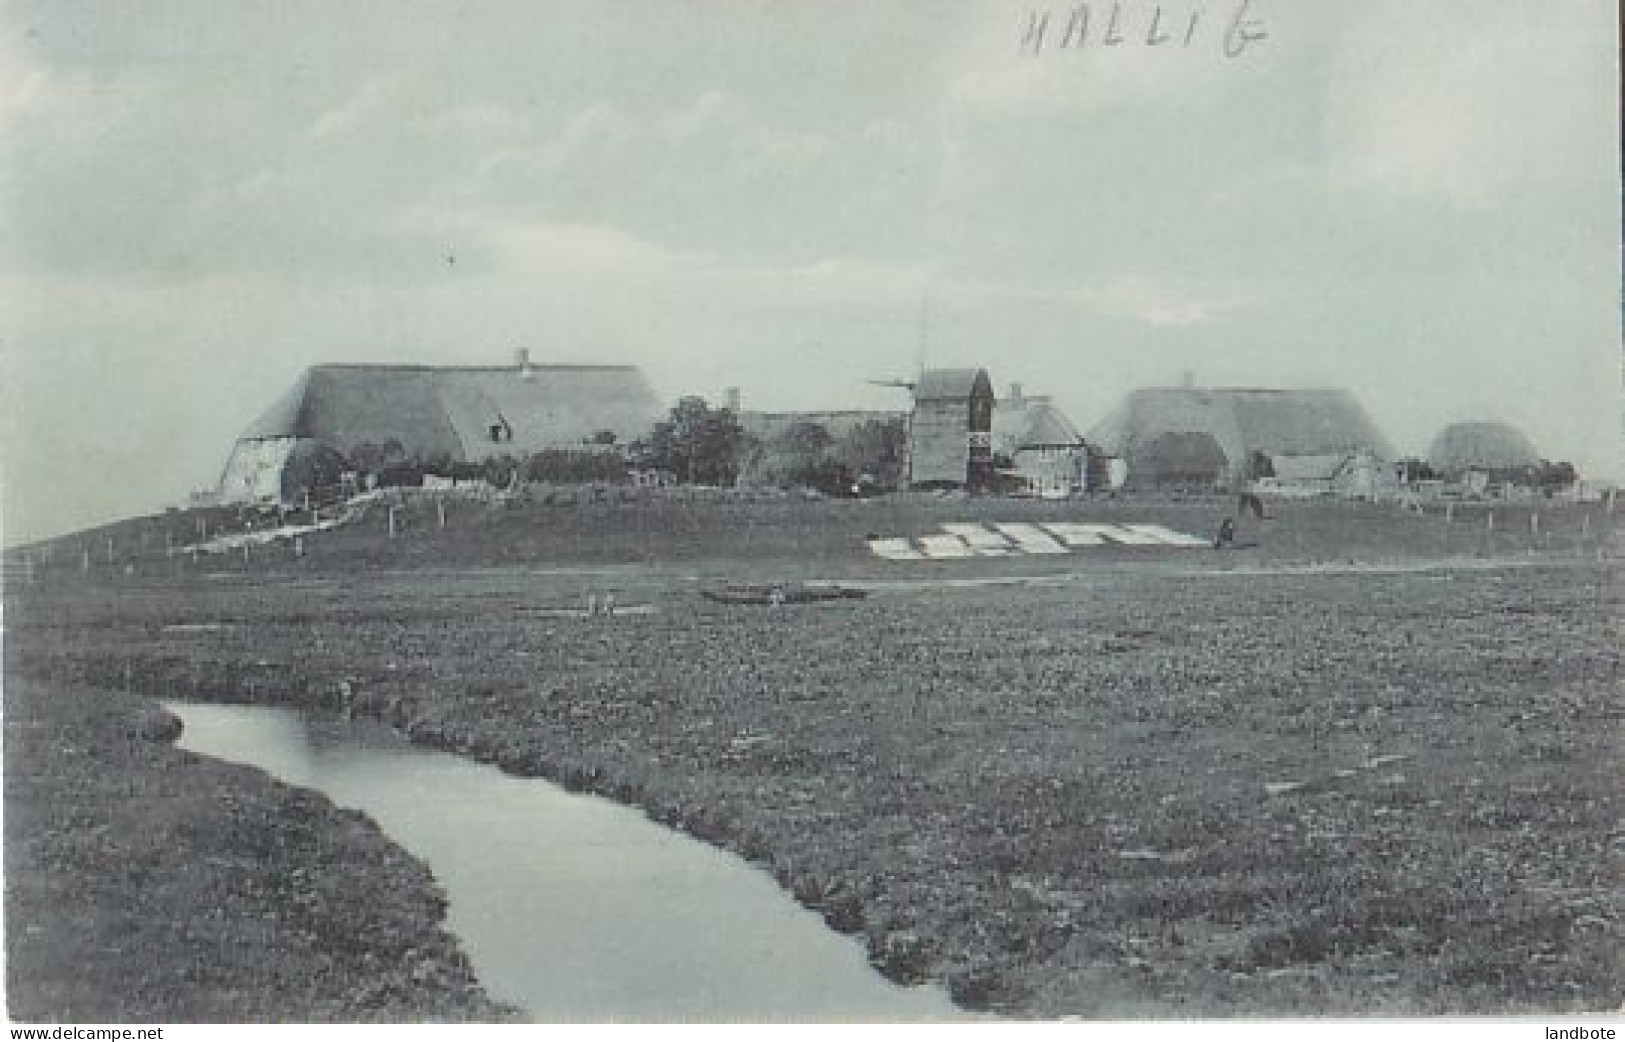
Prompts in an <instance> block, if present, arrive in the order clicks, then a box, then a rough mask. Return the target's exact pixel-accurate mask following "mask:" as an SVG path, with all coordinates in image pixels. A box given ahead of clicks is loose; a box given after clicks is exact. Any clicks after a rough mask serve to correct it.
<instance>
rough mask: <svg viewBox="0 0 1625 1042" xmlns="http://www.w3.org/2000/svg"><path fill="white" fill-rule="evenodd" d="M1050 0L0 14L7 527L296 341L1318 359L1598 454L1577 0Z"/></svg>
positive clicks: (834, 354) (667, 387) (1602, 307)
mask: <svg viewBox="0 0 1625 1042" xmlns="http://www.w3.org/2000/svg"><path fill="white" fill-rule="evenodd" d="M1083 6H1085V7H1087V8H1089V9H1090V14H1091V16H1092V17H1091V18H1090V20H1089V24H1088V25H1087V27H1085V26H1083V25H1081V24H1071V22H1072V17H1073V12H1074V11H1075V10H1077V8H1078V7H1079V5H1077V4H1075V3H1065V4H1063V3H1056V4H1053V5H1045V4H1043V3H1041V2H1034V0H1027V2H1022V3H1000V2H994V0H961V2H950V0H907V2H865V3H855V2H854V3H830V2H814V0H796V2H791V0H703V2H702V0H617V2H615V3H603V2H601V0H580V2H578V0H523V2H520V0H514V2H505V0H415V2H411V0H343V2H340V3H333V2H330V0H320V2H299V0H294V2H289V0H278V2H276V3H269V2H254V3H247V2H239V0H171V2H163V0H155V2H144V3H140V4H134V3H118V2H113V0H98V2H84V3H82V2H74V0H48V2H40V3H27V2H21V3H13V4H11V5H10V6H9V7H8V8H6V9H5V14H4V16H3V17H4V18H5V19H6V24H5V26H4V29H5V31H4V32H3V33H0V40H3V41H4V42H3V43H0V126H3V128H4V129H3V132H0V142H3V147H4V151H3V154H0V159H3V162H4V174H3V176H0V184H3V185H4V190H5V193H6V194H5V197H4V204H3V205H0V241H3V246H0V268H3V272H4V284H5V286H6V287H7V289H8V292H7V293H6V294H5V295H4V298H3V299H0V309H3V310H0V316H3V322H0V335H3V337H4V342H3V366H4V372H3V374H0V375H3V377H4V390H3V393H4V402H3V407H4V416H5V419H4V428H3V430H0V435H3V438H4V441H3V444H4V449H5V455H4V489H3V495H4V501H5V502H4V507H5V515H4V516H5V539H6V541H7V542H17V541H19V540H22V539H26V538H31V537H34V536H37V535H41V534H46V533H51V532H57V531H63V530H66V529H70V528H75V527H80V526H83V525H85V524H89V523H92V522H96V521H99V520H103V519H106V518H109V517H113V516H118V515H122V514H126V513H129V512H132V511H137V510H151V509H155V508H157V507H160V506H162V505H163V504H165V503H167V502H176V501H179V500H180V499H182V498H183V497H184V496H185V494H186V493H187V492H188V491H189V490H190V489H193V488H198V487H202V486H205V485H209V484H212V483H213V481H214V480H215V479H216V478H217V476H218V472H219V468H220V466H221V464H222V463H223V462H224V460H225V457H226V454H227V452H228V450H229V447H230V443H231V441H232V439H233V438H234V437H235V435H236V434H237V432H238V431H239V430H240V429H241V428H242V427H244V426H245V425H246V424H247V423H248V422H249V421H250V420H252V419H253V417H254V416H255V415H256V414H257V413H258V412H259V411H260V410H261V409H262V408H263V407H264V406H266V405H267V404H269V403H270V402H271V401H272V400H273V399H274V398H275V397H276V396H277V395H278V394H280V393H281V392H282V391H283V390H284V389H285V388H286V387H287V386H288V385H289V384H291V383H292V382H293V380H294V379H295V378H296V377H297V375H298V374H299V372H300V371H301V370H302V369H303V368H304V367H306V366H308V365H311V364H313V363H318V362H328V361H397V360H398V361H412V362H431V363H454V364H455V363H495V362H502V361H506V360H508V359H510V358H511V357H512V355H513V352H514V350H515V349H516V348H518V347H527V348H529V349H530V351H531V354H532V356H533V357H534V358H536V359H538V360H541V361H556V362H627V363H635V364H638V365H640V366H642V367H644V369H645V371H646V373H647V374H648V376H649V378H650V380H651V381H652V382H653V383H654V385H655V387H656V389H657V391H658V392H659V393H660V394H661V395H662V397H665V398H673V399H674V398H675V397H676V396H678V395H679V394H682V393H701V394H705V395H708V396H712V397H715V396H716V395H718V394H719V393H720V391H721V389H722V388H724V387H726V386H730V385H737V386H739V387H741V388H742V390H743V393H744V397H745V401H746V403H747V405H748V406H750V405H754V406H756V407H760V408H784V409H789V408H817V407H840V406H872V407H886V406H897V405H900V404H901V402H900V399H899V398H898V396H897V392H894V391H888V390H885V389H881V388H877V387H872V386H869V385H867V384H866V383H865V382H864V381H865V380H866V379H867V378H874V377H895V376H904V375H908V374H909V373H911V372H912V371H913V370H914V369H915V368H916V366H917V365H918V363H919V359H920V356H921V354H922V345H923V354H924V357H925V360H926V361H927V362H928V363H929V364H932V365H964V364H978V365H985V366H987V367H988V368H989V369H990V371H991V372H992V374H993V376H994V379H995V381H996V383H999V384H1005V383H1008V382H1010V381H1020V382H1022V383H1023V384H1025V385H1026V387H1027V388H1028V389H1029V390H1034V391H1040V390H1041V391H1047V392H1050V393H1053V394H1054V395H1056V396H1057V398H1058V399H1059V401H1060V403H1061V404H1062V405H1063V406H1064V407H1065V408H1066V409H1067V410H1068V411H1069V413H1070V414H1071V415H1072V416H1073V418H1074V419H1075V420H1076V421H1077V422H1078V423H1079V424H1080V425H1081V426H1083V427H1085V428H1087V427H1089V426H1091V425H1093V424H1094V423H1095V422H1097V421H1098V420H1099V419H1101V418H1102V417H1103V416H1104V414H1105V413H1106V412H1107V411H1108V410H1109V409H1110V408H1111V407H1112V405H1113V404H1114V403H1115V401H1116V400H1117V399H1118V398H1119V397H1120V396H1121V395H1123V394H1124V393H1125V392H1127V391H1128V390H1130V389H1132V388H1134V387H1136V386H1142V385H1147V384H1165V383H1170V382H1173V381H1175V380H1177V379H1178V378H1179V376H1180V374H1181V373H1183V372H1185V371H1191V372H1193V373H1194V374H1195V376H1196V379H1197V380H1198V381H1200V382H1203V383H1209V384H1217V385H1254V386H1259V385H1262V386H1284V387H1291V386H1344V387H1349V388H1351V389H1352V390H1354V391H1355V392H1356V393H1357V394H1358V395H1359V396H1360V397H1361V399H1362V400H1363V401H1364V403H1365V404H1366V406H1367V408H1368V410H1369V411H1370V412H1371V413H1372V415H1373V416H1374V417H1375V418H1376V420H1377V422H1378V423H1379V424H1380V425H1381V426H1382V427H1383V428H1384V429H1385V430H1386V431H1387V433H1388V434H1389V435H1390V438H1391V439H1392V440H1393V441H1395V442H1396V443H1397V444H1398V445H1399V446H1400V447H1401V448H1403V449H1406V450H1409V451H1416V452H1420V451H1423V450H1425V448H1426V444H1427V441H1428V439H1429V438H1430V437H1431V435H1432V434H1433V433H1434V432H1435V431H1436V430H1437V429H1438V428H1439V427H1440V426H1441V425H1443V424H1445V423H1447V422H1450V421H1453V420H1458V419H1474V418H1485V419H1503V420H1508V421H1511V422H1514V423H1517V424H1519V425H1521V426H1522V427H1524V428H1525V430H1526V431H1527V432H1528V433H1529V434H1530V436H1531V437H1532V438H1533V439H1534V440H1535V442H1536V443H1537V446H1538V447H1539V448H1540V449H1541V451H1542V452H1543V453H1544V454H1545V455H1547V456H1549V457H1551V458H1554V459H1571V460H1574V461H1576V462H1577V463H1579V464H1580V465H1581V466H1582V469H1584V470H1587V471H1589V472H1591V473H1593V474H1598V475H1602V476H1615V477H1618V476H1625V473H1622V471H1625V468H1622V466H1621V436H1620V432H1621V423H1620V413H1621V408H1620V393H1619V387H1620V346H1619V332H1620V330H1619V324H1620V307H1619V285H1620V281H1619V280H1620V271H1619V250H1618V235H1619V228H1620V214H1619V201H1618V200H1619V192H1618V174H1617V169H1618V157H1619V155H1620V151H1619V141H1618V129H1617V128H1618V125H1619V119H1618V103H1617V91H1618V82H1619V81H1618V78H1617V71H1616V65H1615V43H1616V39H1617V36H1616V14H1615V9H1614V6H1613V4H1612V3H1609V2H1608V0H1562V2H1560V3H1535V2H1531V0H1518V2H1510V0H1360V2H1358V3H1356V2H1352V0H1351V2H1347V3H1339V2H1333V0H1251V2H1250V4H1245V5H1244V4H1242V3H1240V2H1239V0H1205V2H1203V0H1194V2H1193V0H1164V2H1163V3H1161V4H1156V3H1153V2H1150V0H1143V2H1142V0H1124V2H1123V3H1121V5H1120V8H1119V24H1118V26H1117V30H1116V33H1115V34H1112V33H1111V26H1110V25H1108V22H1109V20H1110V16H1111V11H1112V5H1111V4H1109V3H1093V4H1088V5H1083ZM1159 10H1160V12H1161V13H1160V14H1158V13H1157V12H1158V11H1159ZM1046 15H1047V21H1045V16H1046ZM1193 16H1194V19H1195V23H1194V27H1193V25H1192V18H1193ZM1238 16H1239V19H1240V20H1241V21H1242V22H1243V23H1245V24H1244V28H1246V29H1247V30H1248V34H1249V36H1250V37H1255V38H1252V39H1251V40H1250V42H1248V41H1246V40H1240V39H1237V38H1233V37H1231V35H1230V32H1229V27H1230V25H1231V23H1233V22H1235V21H1236V20H1237V19H1238ZM1153 20H1155V21H1156V24H1155V25H1153V24H1152V23H1153ZM1069 24H1070V25H1071V30H1072V32H1071V35H1068V29H1069ZM1259 33H1263V34H1264V35H1263V38H1261V39H1259V38H1256V37H1257V35H1258V34H1259ZM1108 35H1111V36H1112V38H1113V39H1116V38H1119V37H1120V38H1121V39H1122V42H1121V43H1116V44H1113V45H1108V44H1107V42H1106V39H1107V37H1108ZM1153 35H1155V36H1157V37H1159V38H1160V37H1164V36H1166V37H1167V38H1168V39H1167V42H1164V43H1160V44H1158V45H1155V46H1150V45H1147V43H1146V39H1147V37H1148V36H1153ZM1080 36H1081V40H1080V39H1079V37H1080ZM1187 36H1188V37H1189V40H1188V42H1187V41H1186V38H1187ZM1063 43H1065V46H1063ZM1227 45H1229V46H1228V50H1229V51H1231V52H1235V51H1237V50H1239V52H1240V53H1230V54H1227ZM922 334H923V335H922Z"/></svg>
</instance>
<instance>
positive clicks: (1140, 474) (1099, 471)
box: [215, 352, 1548, 503]
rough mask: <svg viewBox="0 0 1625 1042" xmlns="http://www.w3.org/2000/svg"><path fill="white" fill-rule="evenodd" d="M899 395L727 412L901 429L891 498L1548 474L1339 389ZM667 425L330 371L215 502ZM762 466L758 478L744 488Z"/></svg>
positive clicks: (443, 380) (536, 400)
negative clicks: (855, 403)
mask: <svg viewBox="0 0 1625 1042" xmlns="http://www.w3.org/2000/svg"><path fill="white" fill-rule="evenodd" d="M899 386H901V387H903V388H906V389H907V391H908V392H909V398H910V403H909V408H907V409H899V410H897V411H894V412H885V411H863V410H837V411H824V412H760V411H753V410H748V409H744V408H742V407H741V403H740V401H739V396H738V392H737V391H732V390H731V391H730V392H728V396H727V399H726V401H725V403H724V404H723V407H724V408H727V409H728V410H729V411H730V412H731V413H732V414H733V417H734V418H735V420H736V421H737V424H738V426H739V427H741V428H742V429H743V432H744V434H745V435H746V438H745V441H746V443H747V444H750V445H754V446H757V447H760V446H763V445H771V444H772V443H774V441H775V439H781V438H783V437H785V436H786V435H787V434H788V433H789V432H791V431H793V430H796V429H802V430H805V429H807V428H808V427H812V428H815V429H821V430H822V431H823V432H824V433H825V434H826V435H827V436H828V438H829V439H830V440H831V441H835V440H839V439H842V438H846V437H851V436H852V435H853V434H854V432H856V431H859V430H860V429H864V430H882V431H884V430H886V429H890V430H893V431H895V432H896V436H897V439H898V441H899V446H898V447H899V449H900V452H899V453H898V455H900V456H901V459H900V461H898V465H897V466H896V467H895V468H894V470H895V473H894V474H892V475H890V477H889V479H888V480H884V481H882V482H881V483H880V485H881V487H915V488H936V489H965V490H968V491H971V492H1003V493H1010V494H1024V495H1037V496H1045V497H1064V496H1070V495H1076V494H1079V493H1084V492H1093V491H1100V490H1104V489H1113V490H1117V489H1121V490H1125V491H1152V490H1169V489H1178V490H1186V491H1197V490H1231V489H1237V488H1241V487H1254V488H1257V489H1259V490H1261V491H1265V492H1274V493H1277V494H1282V495H1314V494H1341V495H1346V496H1351V497H1358V498H1377V497H1379V496H1380V495H1382V494H1383V492H1384V491H1385V490H1386V489H1389V488H1391V487H1393V486H1396V485H1397V484H1399V483H1401V482H1413V483H1414V482H1415V481H1418V480H1425V481H1435V482H1438V481H1448V482H1457V483H1466V484H1467V485H1470V486H1472V487H1474V488H1475V489H1479V490H1488V489H1490V488H1491V487H1493V486H1494V485H1506V484H1511V483H1516V482H1519V481H1525V482H1528V483H1533V482H1534V481H1535V480H1536V479H1535V478H1534V477H1533V475H1537V474H1539V473H1541V468H1543V467H1548V465H1547V464H1545V462H1544V461H1543V460H1541V458H1540V456H1539V454H1538V452H1537V451H1536V450H1535V448H1534V446H1533V445H1531V444H1530V442H1529V441H1528V439H1527V438H1525V437H1524V436H1523V435H1522V434H1520V433H1519V432H1518V431H1516V430H1514V429H1512V428H1510V427H1508V426H1506V425H1504V424H1498V423H1469V424H1457V425H1454V426H1452V427H1449V428H1446V429H1445V430H1444V431H1443V432H1441V433H1440V435H1439V437H1438V438H1436V439H1435V440H1434V443H1433V445H1432V448H1431V450H1430V452H1429V454H1428V457H1427V459H1426V460H1425V461H1423V460H1416V459H1411V460H1407V461H1404V463H1403V464H1401V461H1400V460H1399V459H1398V458H1397V457H1396V454H1395V452H1394V451H1393V448H1392V446H1391V445H1390V443H1389V442H1388V440H1387V439H1386V438H1385V437H1384V436H1383V434H1382V432H1381V431H1379V430H1378V429H1377V427H1376V426H1375V424H1374V423H1373V422H1372V421H1371V419H1370V417H1369V416H1368V415H1367V414H1366V412H1365V410H1364V409H1363V408H1362V407H1361V405H1360V403H1359V402H1358V401H1357V400H1356V399H1355V398H1354V396H1353V395H1352V394H1350V393H1348V392H1347V391H1342V390H1293V389H1258V388H1203V387H1196V386H1190V385H1188V384H1187V385H1186V386H1180V387H1172V388H1151V389H1142V390H1137V391H1134V392H1132V393H1130V394H1129V395H1128V396H1127V398H1126V399H1125V400H1124V401H1123V402H1122V404H1121V405H1120V406H1119V407H1118V408H1117V409H1116V411H1114V412H1112V413H1111V414H1110V415H1108V416H1107V417H1106V418H1105V419H1103V420H1102V421H1101V422H1100V423H1098V424H1097V425H1096V426H1095V427H1094V428H1092V429H1091V430H1089V431H1088V432H1087V434H1085V433H1084V432H1082V431H1080V429H1079V428H1078V427H1077V426H1075V425H1074V424H1073V422H1072V420H1071V419H1070V418H1069V417H1068V416H1067V415H1066V414H1065V413H1064V412H1063V411H1062V410H1061V409H1060V408H1059V407H1058V406H1057V405H1056V404H1055V402H1054V401H1053V399H1052V398H1051V397H1050V396H1047V395H1035V394H1029V393H1025V392H1024V391H1023V389H1022V387H1021V385H1019V384H1012V385H1011V386H1010V387H1009V389H1008V391H1007V392H1006V393H1005V394H1003V395H1002V396H1001V395H999V394H997V393H996V392H995V389H994V384H993V381H992V379H991V377H990V376H989V374H988V372H987V371H986V370H985V369H937V370H928V371H926V372H924V373H922V374H920V376H919V377H918V378H917V379H916V380H914V381H909V382H906V383H901V384H900V385H899ZM666 414H667V409H666V408H665V407H663V405H662V404H661V402H660V401H659V399H658V398H657V397H656V395H655V393H654V391H653V390H652V389H651V387H650V385H649V383H648V382H647V380H646V379H645V378H644V376H643V374H642V373H641V372H640V371H639V370H638V369H636V368H635V367H632V366H616V365H539V364H534V363H532V362H531V361H530V359H529V357H528V355H526V354H525V353H524V352H521V353H520V354H519V356H518V358H517V359H516V361H515V362H514V363H513V364H512V365H507V366H420V365H319V366H315V367H313V368H311V369H309V370H308V371H306V372H305V373H304V374H303V375H302V376H301V377H300V378H299V380H298V381H297V383H296V384H295V385H294V386H293V387H292V388H291V389H290V390H289V391H288V392H287V393H286V394H285V395H284V396H283V397H282V398H281V399H279V400H278V401H277V402H276V403H275V404H273V405H272V407H271V408H270V409H268V410H267V411H266V412H265V413H264V415H262V416H261V417H260V418H259V419H258V420H256V421H255V422H254V423H253V424H252V425H251V426H250V427H249V428H248V429H247V430H245V431H244V432H243V434H242V435H241V437H239V439H238V440H237V442H236V443H235V445H234V446H233V448H232V451H231V453H230V457H229V459H228V462H227V464H226V467H225V469H224V472H223V474H222V476H221V479H220V483H219V487H218V490H217V492H216V493H215V496H216V497H217V498H218V499H219V500H220V501H222V502H227V503H246V502H282V503H289V502H296V501H298V500H299V499H300V498H302V497H307V496H308V495H309V494H310V492H311V490H312V489H313V488H315V487H317V486H319V485H322V484H323V483H324V482H330V481H331V480H332V479H333V475H335V474H344V475H345V476H346V478H347V479H348V480H354V479H355V476H356V471H357V470H358V469H365V468H367V467H368V466H370V465H376V464H378V463H380V462H382V461H385V460H388V459H396V460H402V459H406V460H416V461H435V462H436V463H437V464H438V465H439V467H440V469H443V470H449V471H451V472H454V473H456V472H462V473H473V472H474V471H475V470H477V465H479V464H481V463H483V462H485V461H489V460H492V459H497V458H507V459H513V458H520V459H523V458H526V457H529V456H532V455H534V454H536V453H545V452H571V453H579V454H587V455H592V456H595V457H596V458H598V459H599V460H601V461H602V462H603V463H604V464H606V465H607V467H608V469H609V471H610V472H613V471H615V470H616V469H617V468H622V469H623V474H622V476H623V477H624V476H628V474H627V473H626V472H625V468H627V467H630V466H631V464H630V462H629V460H628V458H627V453H626V450H627V447H628V446H630V445H633V444H635V443H637V442H638V441H639V440H640V439H643V438H644V437H646V436H647V435H648V434H649V432H650V431H651V430H652V429H653V428H654V426H655V424H656V423H658V422H659V421H660V420H661V419H662V418H663V417H664V416H665V415H666ZM758 455H760V454H758ZM458 468H462V469H461V471H459V470H458ZM596 472H597V473H603V472H604V468H603V467H599V468H597V471H596ZM765 473H766V472H765V471H761V470H756V471H753V470H752V468H750V467H745V468H743V471H742V472H741V475H740V479H741V480H752V479H753V478H762V477H763V475H764V474H765ZM629 476H630V477H632V478H634V479H636V480H640V481H663V480H670V479H672V478H673V477H674V476H673V475H660V474H645V473H636V472H635V471H633V472H631V473H630V475H629ZM856 476H857V475H854V477H856ZM862 477H863V479H864V480H865V481H871V482H872V481H873V480H874V478H873V477H872V476H871V475H863V476H862Z"/></svg>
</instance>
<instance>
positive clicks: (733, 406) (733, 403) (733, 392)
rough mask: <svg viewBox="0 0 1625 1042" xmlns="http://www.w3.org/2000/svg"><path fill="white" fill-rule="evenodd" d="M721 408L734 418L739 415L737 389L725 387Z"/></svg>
mask: <svg viewBox="0 0 1625 1042" xmlns="http://www.w3.org/2000/svg"><path fill="white" fill-rule="evenodd" d="M722 407H723V408H724V409H727V410H728V411H729V412H731V413H733V414H734V415H735V416H737V415H739V388H737V387H727V388H724V389H723V391H722Z"/></svg>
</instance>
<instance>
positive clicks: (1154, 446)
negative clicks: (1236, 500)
mask: <svg viewBox="0 0 1625 1042" xmlns="http://www.w3.org/2000/svg"><path fill="white" fill-rule="evenodd" d="M1231 462H1232V461H1231V460H1230V459H1229V458H1227V457H1226V455H1225V452H1224V449H1223V448H1222V447H1220V445H1219V440H1218V439H1217V438H1215V437H1214V436H1213V435H1212V434H1209V433H1207V432H1206V431H1181V432H1174V431H1167V432H1164V433H1162V434H1158V435H1157V436H1156V437H1154V438H1149V439H1147V440H1146V441H1144V442H1142V443H1140V444H1138V445H1136V446H1135V447H1134V450H1133V451H1132V452H1131V453H1130V454H1129V456H1128V482H1129V486H1130V487H1131V488H1155V487H1159V486H1164V485H1211V484H1217V483H1220V482H1222V481H1223V480H1224V478H1225V472H1226V470H1227V468H1228V467H1229V466H1230V464H1231Z"/></svg>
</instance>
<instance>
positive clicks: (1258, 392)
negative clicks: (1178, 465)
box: [1089, 387, 1393, 480]
mask: <svg viewBox="0 0 1625 1042" xmlns="http://www.w3.org/2000/svg"><path fill="white" fill-rule="evenodd" d="M1190 433H1200V434H1207V435H1211V436H1212V438H1213V440H1214V441H1215V443H1216V444H1217V445H1218V447H1219V449H1220V451H1221V452H1222V453H1223V454H1224V456H1225V457H1226V459H1227V460H1228V469H1229V474H1228V475H1227V477H1228V478H1229V479H1230V480H1242V479H1244V477H1245V475H1244V473H1243V471H1244V469H1245V468H1246V466H1247V463H1248V460H1249V459H1250V458H1251V455H1252V453H1253V452H1263V453H1266V454H1267V455H1270V456H1272V457H1273V456H1318V455H1331V454H1337V453H1354V452H1368V453H1371V454H1372V455H1374V456H1376V457H1378V458H1379V459H1392V458H1393V450H1392V448H1391V447H1390V446H1389V444H1388V439H1386V438H1385V437H1383V435H1382V432H1381V431H1379V430H1377V428H1376V425H1375V424H1373V423H1372V422H1371V419H1370V417H1368V416H1367V415H1366V412H1365V410H1364V409H1363V408H1361V406H1360V403H1359V402H1358V401H1357V400H1356V399H1355V397H1354V396H1353V395H1352V394H1350V393H1349V392H1347V391H1342V390H1275V389H1262V388H1186V387H1179V388H1152V389H1145V390H1138V391H1134V392H1133V393H1131V394H1130V395H1129V396H1128V398H1127V399H1125V400H1124V402H1123V404H1122V405H1121V406H1119V407H1118V409H1117V410H1116V411H1115V412H1113V413H1112V414H1111V415H1110V416H1108V417H1107V418H1106V419H1105V420H1104V421H1102V422H1101V423H1100V424H1099V425H1098V426H1097V427H1095V428H1094V429H1093V430H1092V431H1090V433H1089V440H1090V441H1091V442H1093V443H1095V444H1096V445H1098V446H1100V448H1101V449H1102V450H1103V451H1105V452H1106V453H1108V454H1110V455H1113V456H1120V457H1123V458H1125V459H1132V458H1133V457H1134V456H1135V455H1136V453H1137V452H1138V451H1139V450H1140V449H1141V448H1142V447H1143V446H1145V445H1146V444H1148V443H1149V442H1151V441H1152V440H1153V439H1155V438H1158V437H1160V436H1162V435H1165V434H1190Z"/></svg>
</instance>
